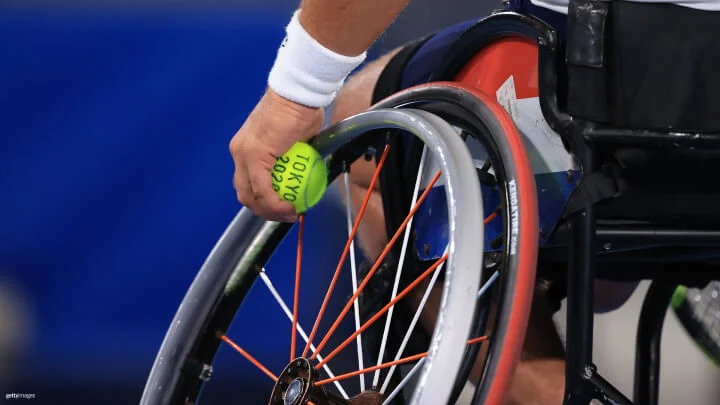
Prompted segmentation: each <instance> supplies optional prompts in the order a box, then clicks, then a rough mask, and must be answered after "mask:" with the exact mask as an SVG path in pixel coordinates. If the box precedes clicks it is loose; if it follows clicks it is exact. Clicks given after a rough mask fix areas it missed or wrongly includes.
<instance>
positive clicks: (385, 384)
mask: <svg viewBox="0 0 720 405" xmlns="http://www.w3.org/2000/svg"><path fill="white" fill-rule="evenodd" d="M446 253H447V249H446ZM443 264H444V263H443ZM442 267H443V266H442V265H440V266H438V268H437V269H436V270H435V274H433V276H432V278H431V279H430V283H429V284H428V286H427V288H426V289H425V293H424V294H423V296H422V299H421V300H420V305H418V308H417V311H415V315H414V316H413V319H412V321H410V325H409V326H408V329H407V332H405V337H403V340H402V343H400V347H399V348H398V351H397V355H395V359H393V360H394V361H397V360H400V358H402V355H403V353H404V352H405V347H406V346H407V344H408V342H409V341H410V336H412V332H413V330H414V329H415V325H416V324H417V323H418V321H419V320H420V314H421V313H422V311H423V309H424V308H425V304H426V303H427V300H428V298H429V297H430V293H431V292H432V289H433V287H434V286H435V282H436V281H437V279H438V276H440V273H441V272H442ZM395 368H397V366H392V367H390V370H388V374H387V376H385V381H384V382H383V385H382V388H380V393H382V394H384V393H385V390H387V387H388V385H389V384H390V379H391V378H392V375H393V373H394V372H395Z"/></svg>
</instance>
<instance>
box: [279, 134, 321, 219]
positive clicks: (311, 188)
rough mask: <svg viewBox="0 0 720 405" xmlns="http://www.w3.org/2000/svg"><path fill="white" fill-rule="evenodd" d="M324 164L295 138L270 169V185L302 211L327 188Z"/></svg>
mask: <svg viewBox="0 0 720 405" xmlns="http://www.w3.org/2000/svg"><path fill="white" fill-rule="evenodd" d="M327 176H328V171H327V166H325V161H324V160H323V159H322V156H320V154H319V153H318V151H316V150H315V149H314V148H313V147H312V146H310V145H308V144H307V143H305V142H297V143H295V145H293V146H292V147H291V148H290V150H288V151H287V152H285V154H284V155H282V156H280V158H278V160H277V162H275V167H273V169H272V185H273V189H274V190H275V191H276V192H277V193H278V195H279V196H280V198H281V199H283V200H285V201H287V202H289V203H290V204H292V205H293V206H294V207H295V211H296V212H297V213H298V214H301V213H303V212H305V211H307V210H308V208H310V207H312V206H313V205H315V204H317V202H318V201H320V198H322V196H323V194H324V193H325V189H326V188H327Z"/></svg>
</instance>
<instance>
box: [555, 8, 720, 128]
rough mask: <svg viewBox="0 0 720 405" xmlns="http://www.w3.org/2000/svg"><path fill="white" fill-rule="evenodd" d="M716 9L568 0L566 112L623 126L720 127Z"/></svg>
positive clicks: (719, 44)
mask: <svg viewBox="0 0 720 405" xmlns="http://www.w3.org/2000/svg"><path fill="white" fill-rule="evenodd" d="M718 38H720V12H709V11H702V10H698V9H693V8H689V7H681V6H677V5H672V4H667V3H664V4H662V3H640V2H629V1H608V0H571V1H570V6H569V10H568V26H567V49H566V63H567V111H568V113H570V115H572V116H574V117H577V118H581V119H584V120H589V121H593V122H597V123H601V124H606V125H610V126H613V127H618V128H625V129H650V130H657V131H661V130H672V131H692V132H704V131H717V132H720V114H718V113H717V111H718V109H720V42H719V41H718V40H717V39H718Z"/></svg>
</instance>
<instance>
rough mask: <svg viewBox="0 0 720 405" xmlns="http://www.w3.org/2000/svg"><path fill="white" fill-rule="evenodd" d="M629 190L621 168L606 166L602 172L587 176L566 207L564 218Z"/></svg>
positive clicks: (612, 165) (611, 165) (613, 165)
mask: <svg viewBox="0 0 720 405" xmlns="http://www.w3.org/2000/svg"><path fill="white" fill-rule="evenodd" d="M626 189H627V182H626V181H625V180H624V179H623V177H622V175H621V173H620V168H619V167H618V166H617V165H615V164H610V163H609V164H606V165H604V166H603V170H602V171H598V172H594V173H591V174H589V175H587V176H585V177H584V178H583V179H582V181H581V182H580V185H579V186H578V187H577V188H576V189H575V192H574V193H573V194H572V196H571V197H570V200H569V201H568V204H567V206H566V207H565V213H564V214H563V217H564V218H567V217H569V216H570V215H571V214H573V213H575V212H578V211H580V210H582V209H583V208H585V207H587V206H588V205H593V204H596V203H598V202H600V201H603V200H607V199H610V198H614V197H617V196H619V195H620V194H622V193H623V192H624V191H625V190H626Z"/></svg>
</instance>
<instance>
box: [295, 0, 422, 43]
mask: <svg viewBox="0 0 720 405" xmlns="http://www.w3.org/2000/svg"><path fill="white" fill-rule="evenodd" d="M409 1H410V0H303V1H302V5H301V7H302V12H301V13H300V22H301V24H302V25H303V27H304V28H305V30H306V31H307V32H308V33H309V34H310V35H311V36H312V37H313V38H315V40H317V41H318V42H319V43H321V44H322V45H323V46H325V47H326V48H328V49H330V50H332V51H334V52H337V53H339V54H342V55H348V56H353V55H359V54H361V53H362V52H364V51H366V50H367V49H368V48H369V47H370V45H372V43H373V42H375V40H376V39H377V38H378V37H379V36H380V35H381V34H382V33H383V32H384V31H385V30H386V29H387V28H388V27H389V26H390V24H391V23H392V22H393V20H394V19H395V18H396V17H397V16H398V14H400V12H401V11H402V10H403V8H405V6H406V5H407V4H408V3H409Z"/></svg>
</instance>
